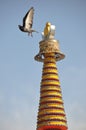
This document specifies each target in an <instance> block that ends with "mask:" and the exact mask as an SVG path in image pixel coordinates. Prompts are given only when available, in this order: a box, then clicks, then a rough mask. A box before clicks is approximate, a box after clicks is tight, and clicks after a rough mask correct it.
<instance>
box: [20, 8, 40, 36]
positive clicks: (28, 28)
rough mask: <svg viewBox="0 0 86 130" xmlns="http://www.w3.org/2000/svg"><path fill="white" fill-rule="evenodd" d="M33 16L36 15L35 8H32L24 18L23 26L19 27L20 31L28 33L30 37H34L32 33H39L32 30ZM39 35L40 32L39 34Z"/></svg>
mask: <svg viewBox="0 0 86 130" xmlns="http://www.w3.org/2000/svg"><path fill="white" fill-rule="evenodd" d="M33 15H34V8H33V7H31V8H30V10H29V11H28V12H27V13H26V15H25V16H24V18H23V25H22V26H21V25H18V27H19V29H20V30H21V31H22V32H27V33H28V35H31V36H33V35H32V32H37V31H36V30H34V29H32V26H33ZM37 33H38V32H37Z"/></svg>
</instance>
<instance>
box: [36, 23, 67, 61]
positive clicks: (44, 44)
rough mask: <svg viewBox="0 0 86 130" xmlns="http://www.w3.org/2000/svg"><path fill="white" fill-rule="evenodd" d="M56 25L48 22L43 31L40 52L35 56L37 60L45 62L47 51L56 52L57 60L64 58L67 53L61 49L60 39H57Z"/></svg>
mask: <svg viewBox="0 0 86 130" xmlns="http://www.w3.org/2000/svg"><path fill="white" fill-rule="evenodd" d="M54 36H55V25H51V23H50V22H47V23H46V26H45V28H44V31H43V32H42V41H40V42H39V49H40V50H39V53H38V54H37V55H36V56H35V57H34V58H35V60H37V61H40V62H43V61H44V54H45V53H54V54H55V59H56V61H59V60H61V59H64V57H65V55H64V54H63V53H62V52H61V51H60V47H59V41H58V40H55V38H54Z"/></svg>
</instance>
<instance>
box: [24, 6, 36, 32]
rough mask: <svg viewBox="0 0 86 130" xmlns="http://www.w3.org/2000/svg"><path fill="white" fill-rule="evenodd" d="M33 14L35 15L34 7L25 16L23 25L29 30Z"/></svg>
mask: <svg viewBox="0 0 86 130" xmlns="http://www.w3.org/2000/svg"><path fill="white" fill-rule="evenodd" d="M33 15H34V8H33V7H31V8H30V10H29V11H28V12H27V13H26V15H25V17H24V18H23V26H24V27H25V28H26V29H28V30H29V29H31V28H32V25H33Z"/></svg>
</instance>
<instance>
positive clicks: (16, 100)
mask: <svg viewBox="0 0 86 130" xmlns="http://www.w3.org/2000/svg"><path fill="white" fill-rule="evenodd" d="M31 6H33V7H34V8H35V14H34V22H33V28H34V29H36V30H37V31H38V32H39V33H38V34H36V33H34V34H33V38H32V37H28V35H27V34H26V33H23V32H21V31H20V30H19V29H18V25H19V24H22V18H23V17H24V15H25V13H26V12H27V11H28V9H29V8H30V7H31ZM47 21H50V22H51V23H52V24H54V25H55V26H56V34H55V39H57V40H59V42H60V49H61V51H62V52H63V53H64V54H65V55H66V58H65V59H64V60H62V61H60V62H58V63H57V66H58V70H59V77H60V82H61V88H62V94H63V100H64V107H65V111H66V116H67V121H68V127H69V130H76V129H77V130H86V58H85V56H86V0H46V1H43V0H15V1H12V0H7V1H6V0H1V1H0V130H28V129H29V130H30V129H31V130H35V129H36V121H37V120H36V119H37V111H38V105H39V96H40V95H39V92H40V81H41V75H42V66H43V64H42V63H39V62H36V61H35V60H34V56H35V55H36V54H37V53H38V52H39V42H40V41H41V40H42V38H41V32H42V31H43V29H44V26H45V23H46V22H47Z"/></svg>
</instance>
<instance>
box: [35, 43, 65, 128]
mask: <svg viewBox="0 0 86 130" xmlns="http://www.w3.org/2000/svg"><path fill="white" fill-rule="evenodd" d="M54 42H55V43H54ZM51 43H53V44H51ZM55 44H56V45H55ZM46 45H47V46H46ZM54 45H55V47H54ZM41 46H42V47H40V50H41V51H40V52H41V55H40V53H39V54H38V55H36V57H35V60H37V61H42V62H43V71H42V79H41V86H40V101H39V110H38V116H37V130H67V120H66V116H65V111H64V105H63V100H62V93H61V87H60V81H59V77H58V70H57V66H56V61H57V60H61V59H63V58H64V55H63V54H62V53H61V52H60V51H58V50H59V48H58V42H57V41H48V43H47V44H46V42H45V41H43V42H42V43H41ZM45 46H46V47H47V48H45ZM51 46H52V47H51ZM48 49H49V51H48ZM54 50H55V51H56V52H53V51H54ZM47 51H48V53H47Z"/></svg>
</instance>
